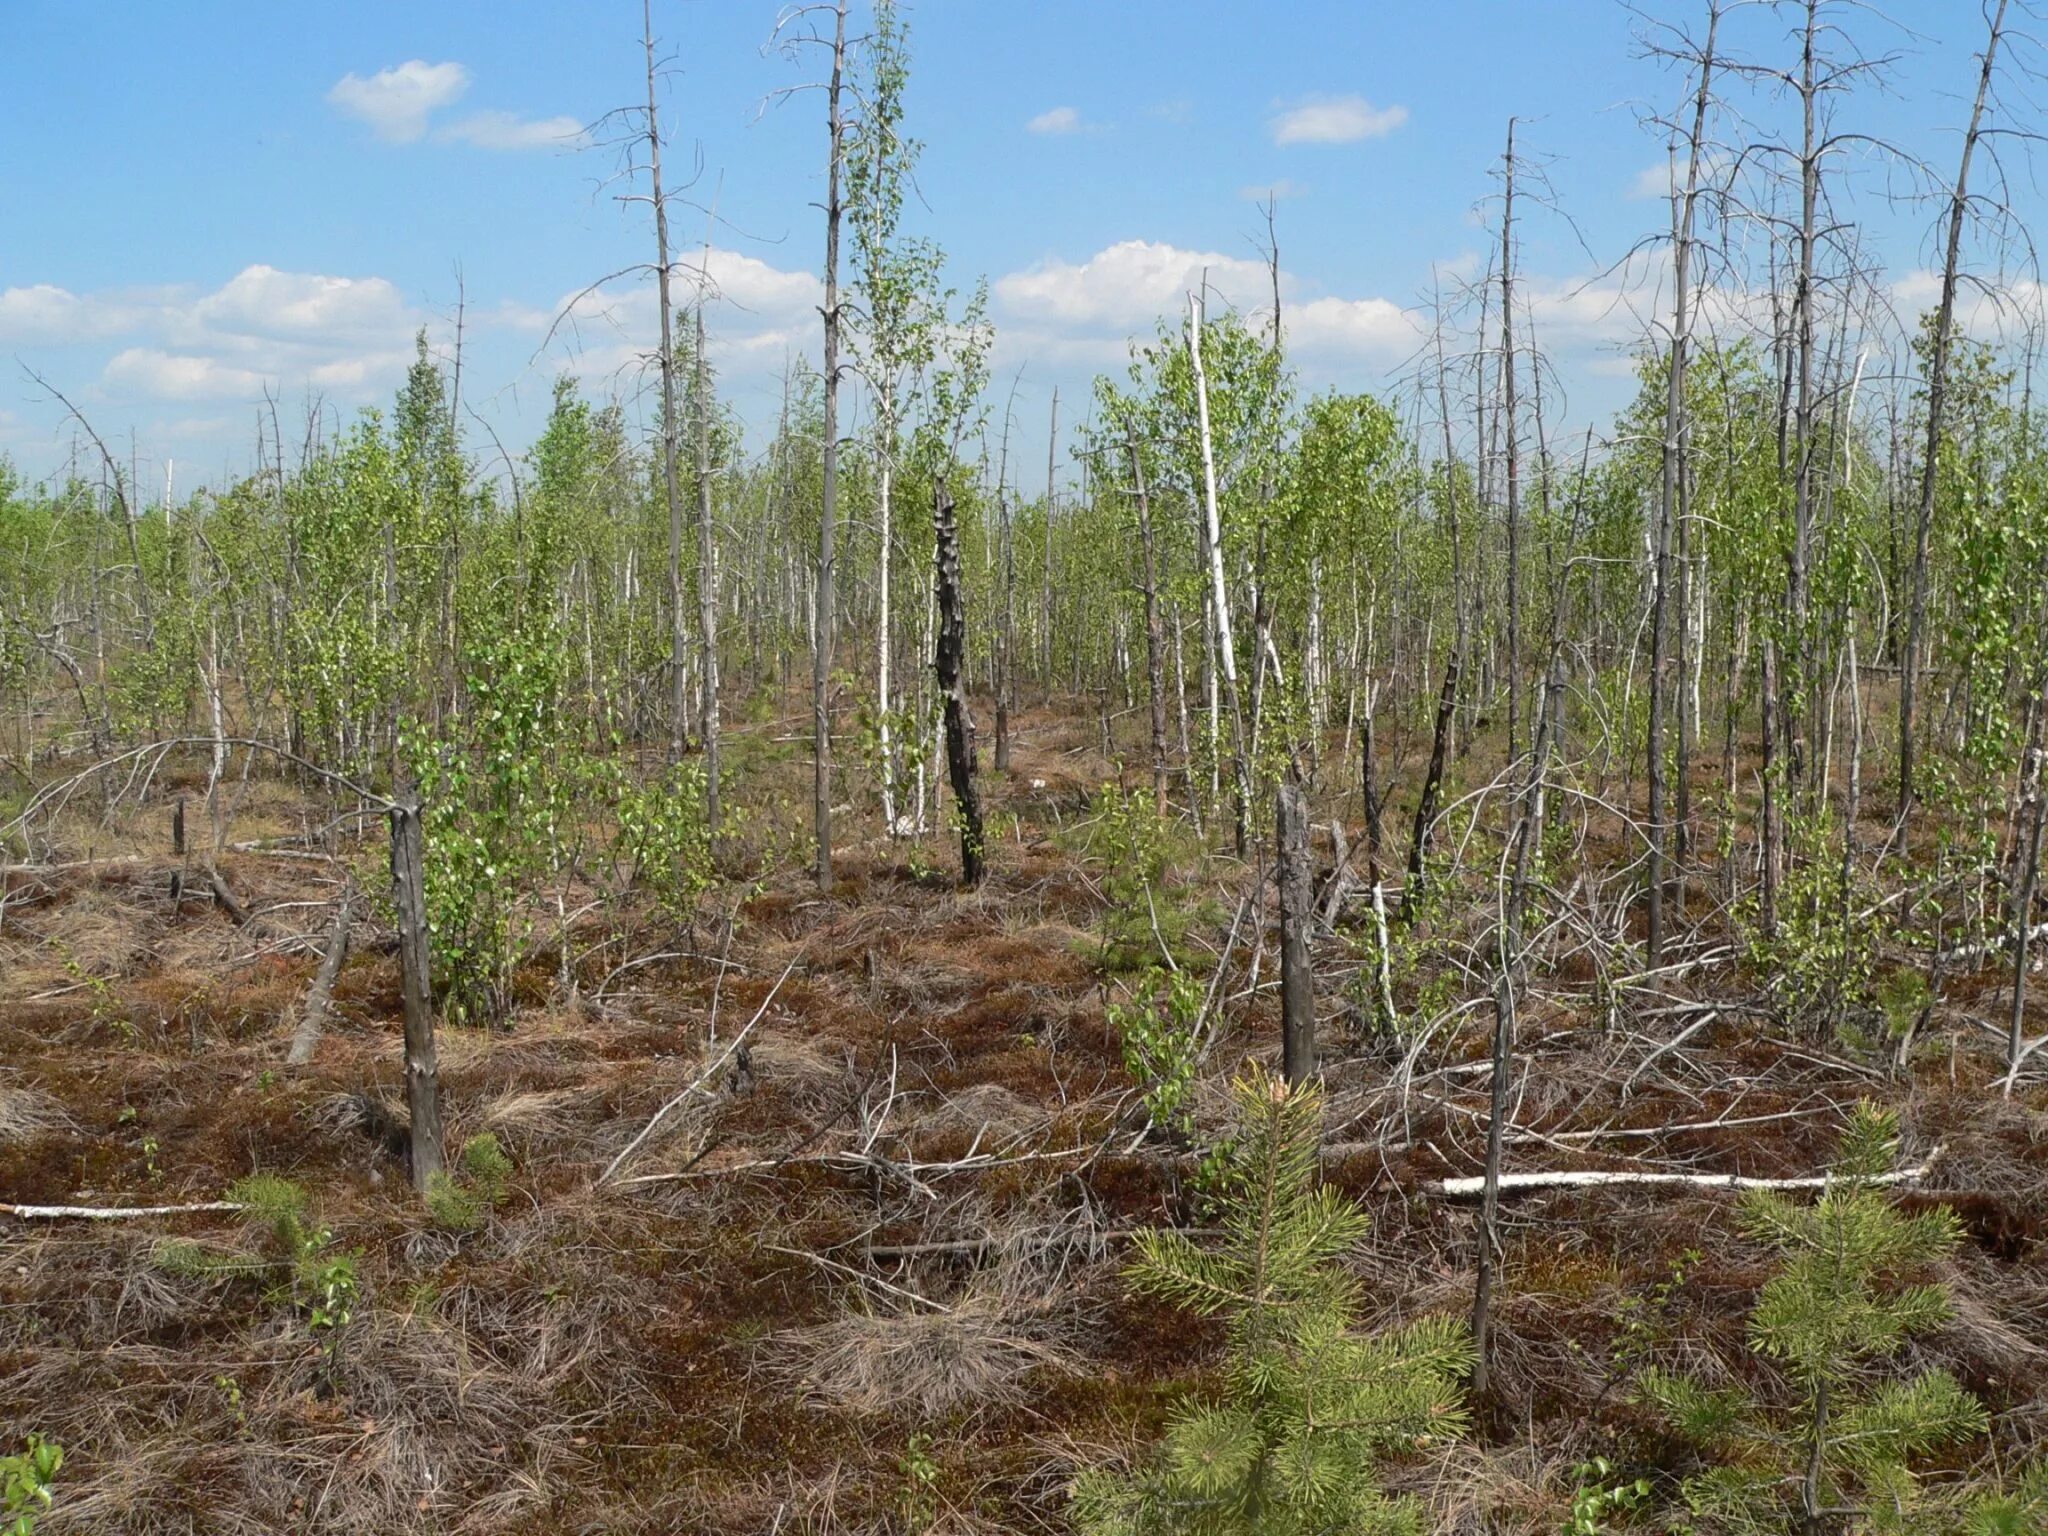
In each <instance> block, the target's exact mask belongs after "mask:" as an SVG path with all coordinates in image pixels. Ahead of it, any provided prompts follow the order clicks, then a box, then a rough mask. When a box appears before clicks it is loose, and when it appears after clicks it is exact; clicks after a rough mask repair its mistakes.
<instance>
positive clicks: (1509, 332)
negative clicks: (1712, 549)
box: [1500, 117, 1522, 760]
mask: <svg viewBox="0 0 2048 1536" xmlns="http://www.w3.org/2000/svg"><path fill="white" fill-rule="evenodd" d="M1501 164H1502V167H1503V170H1504V174H1505V195H1504V198H1503V201H1502V204H1501V220H1500V388H1501V410H1502V413H1503V418H1504V419H1503V422H1502V428H1501V447H1502V450H1503V452H1504V453H1505V456H1506V470H1507V498H1508V506H1507V511H1508V616H1507V617H1508V656H1507V667H1506V669H1505V670H1506V673H1507V684H1508V757H1509V759H1510V760H1512V759H1513V758H1514V756H1515V753H1516V749H1517V746H1518V744H1519V742H1520V740H1521V703H1520V698H1521V676H1522V593H1521V580H1522V574H1521V573H1522V492H1521V479H1522V476H1521V453H1520V449H1519V447H1518V445H1517V443H1516V440H1515V290H1514V270H1515V269H1514V233H1515V120H1514V119H1513V118H1512V117H1511V118H1509V119H1508V147H1507V153H1506V154H1505V155H1504V156H1502V158H1501Z"/></svg>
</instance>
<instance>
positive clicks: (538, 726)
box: [408, 622, 569, 1023]
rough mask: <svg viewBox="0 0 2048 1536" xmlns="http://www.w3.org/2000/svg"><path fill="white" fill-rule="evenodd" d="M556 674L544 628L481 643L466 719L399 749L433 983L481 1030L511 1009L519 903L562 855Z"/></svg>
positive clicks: (558, 653)
mask: <svg viewBox="0 0 2048 1536" xmlns="http://www.w3.org/2000/svg"><path fill="white" fill-rule="evenodd" d="M565 667H566V656H565V653H564V650H563V647H562V645H561V643H560V636H559V634H558V633H557V631H556V630H555V629H554V627H553V626H552V625H550V624H548V623H546V622H537V623H534V624H531V625H524V626H516V627H513V628H511V629H509V630H507V631H505V632H503V633H499V634H492V635H487V636H485V637H483V638H481V639H479V640H478V641H477V643H476V645H475V648H474V650H473V652H472V656H471V665H470V670H469V674H468V682H467V689H468V693H469V699H470V707H469V709H468V710H467V711H466V712H465V713H464V714H463V716H462V717H461V719H460V721H459V722H455V723H453V724H452V725H449V726H444V727H443V728H442V730H441V732H440V733H439V735H438V737H437V738H434V739H431V740H430V739H429V738H428V737H427V736H426V735H425V734H424V733H416V734H414V735H413V736H412V737H411V739H410V740H409V742H408V748H409V753H410V756H411V758H412V762H413V773H414V775H415V777H416V778H417V780H418V783H419V788H420V795H421V803H422V806H423V808H424V809H423V814H422V830H423V833H424V837H425V843H426V850H425V851H426V907H427V930H428V933H429V935H430V936H431V938H432V940H433V948H434V974H435V979H436V984H437V986H438V987H439V988H440V989H441V991H442V992H443V994H444V995H445V1000H446V1004H447V1007H448V1010H449V1012H450V1013H451V1014H452V1016H453V1017H455V1018H456V1019H457V1020H459V1021H465V1022H472V1023H489V1022H493V1021H495V1020H497V1019H500V1018H502V1017H504V1015H505V1013H506V1012H507V1011H508V1010H509V1008H510V1006H511V981H512V973H513V971H514V970H515V969H516V968H517V966H518V963H519V961H520V959H521V958H522V956H523V955H524V953H525V951H526V947H527V942H528V939H529V937H530V932H529V928H528V925H527V922H526V920H525V917H524V914H523V912H522V909H521V904H520V897H521V894H522V892H523V890H524V889H525V887H526V886H527V885H528V884H529V883H530V882H532V881H534V880H536V879H537V878H539V877H540V876H541V875H542V874H544V873H545V872H547V871H548V870H549V869H551V868H553V867H554V865H555V863H556V862H557V861H558V859H559V857H560V854H561V844H562V840H563V837H564V834H565V832H566V826H565V821H566V817H567V813H568V810H569V806H568V800H567V783H566V779H565V775H564V772H563V766H562V762H561V754H562V751H563V749H564V748H565V746H566V745H567V744H568V743H567V733H566V730H565V725H564V721H563V718H562V714H561V710H560V700H561V691H562V676H563V672H564V670H565Z"/></svg>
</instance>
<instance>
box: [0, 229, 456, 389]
mask: <svg viewBox="0 0 2048 1536" xmlns="http://www.w3.org/2000/svg"><path fill="white" fill-rule="evenodd" d="M57 291H59V292H61V291H62V290H57ZM16 307H22V306H16ZM37 313H39V314H42V315H46V316H47V315H48V314H51V313H56V314H59V315H60V316H63V317H67V318H68V320H69V322H71V323H72V329H71V339H87V338H91V337H98V338H102V339H104V338H107V337H116V336H118V337H120V338H121V339H122V341H123V342H125V345H122V346H121V347H120V349H119V350H117V351H116V352H115V353H114V355H113V356H112V357H110V358H109V359H108V360H107V361H106V363H105V365H104V367H103V368H102V369H101V372H100V377H99V390H100V392H101V394H102V395H103V396H106V397H109V398H111V399H113V400H115V401H116V402H121V403H128V404H134V403H138V402H142V401H149V400H178V401H189V400H237V401H254V400H257V399H260V398H261V397H262V395H263V394H264V393H265V391H266V390H269V391H270V392H272V393H276V392H278V391H281V390H285V389H290V388H294V387H299V386H306V387H311V388H313V389H316V390H320V391H323V392H325V393H329V394H332V395H334V396H335V397H337V398H338V399H341V400H346V401H360V400H366V399H369V398H370V397H372V396H373V395H374V394H376V393H378V392H380V391H381V390H382V389H383V388H385V387H386V386H387V385H389V384H391V383H393V382H395V381H396V380H397V379H398V378H399V377H401V376H403V374H404V371H405V365H406V364H407V363H408V362H409V361H410V360H411V357H412V338H413V334H414V332H415V331H416V330H417V329H418V328H419V326H420V324H421V322H422V320H423V319H424V316H422V314H421V313H420V312H419V311H418V310H416V309H415V308H414V307H413V306H412V305H410V304H408V303H407V302H406V301H405V298H404V296H403V295H402V294H401V293H400V292H399V291H398V288H397V287H396V286H395V285H394V284H392V283H391V282H389V281H388V280H386V279H384V278H381V277H335V276H330V275H328V274H325V273H318V272H285V271H280V270H279V269H278V268H276V267H271V266H266V265H263V264H261V263H258V264H256V265H252V266H248V267H244V268H243V269H242V270H241V271H240V272H237V273H236V274H235V275H234V276H233V277H231V278H229V279H228V280H227V281H226V282H225V283H222V284H221V285H220V286H219V287H218V288H214V289H212V290H210V291H195V290H192V289H189V288H183V289H159V290H155V291H153V292H149V291H144V290H129V291H126V292H124V293H122V294H119V295H104V294H83V295H67V296H66V301H65V302H62V303H52V302H51V301H49V300H48V299H47V296H45V298H44V299H42V300H39V301H38V305H37Z"/></svg>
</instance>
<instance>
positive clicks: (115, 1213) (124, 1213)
mask: <svg viewBox="0 0 2048 1536" xmlns="http://www.w3.org/2000/svg"><path fill="white" fill-rule="evenodd" d="M247 1209H248V1207H247V1206H246V1205H244V1204H242V1202H241V1201H239V1200H202V1201H200V1202H199V1203H198V1204H197V1205H11V1204H8V1203H7V1202H5V1201H0V1216H19V1217H20V1218H21V1219H22V1220H24V1221H125V1220H127V1219H128V1218H129V1217H132V1216H184V1215H186V1214H188V1213H191V1212H195V1211H246V1210H247Z"/></svg>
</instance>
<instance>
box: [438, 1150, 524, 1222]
mask: <svg viewBox="0 0 2048 1536" xmlns="http://www.w3.org/2000/svg"><path fill="white" fill-rule="evenodd" d="M455 1160H456V1163H457V1165H458V1168H457V1169H456V1170H449V1169H445V1168H444V1169H443V1170H441V1171H440V1172H439V1173H436V1174H435V1175H434V1176H433V1177H432V1178H431V1179H429V1180H428V1181H427V1196H426V1204H427V1214H428V1215H430V1216H431V1217H433V1219H434V1224H435V1225H436V1226H440V1227H446V1228H447V1229H449V1230H450V1231H452V1232H474V1231H477V1230H478V1229H479V1228H481V1227H482V1226H483V1224H484V1222H485V1221H486V1220H488V1219H489V1217H490V1214H491V1212H492V1211H493V1210H494V1209H496V1208H497V1207H498V1206H500V1205H502V1204H504V1201H505V1195H506V1193H507V1187H508V1185H509V1184H510V1181H511V1178H512V1159H511V1158H510V1157H509V1156H507V1155H506V1152H505V1149H504V1148H503V1147H502V1146H500V1145H499V1144H498V1138H497V1137H496V1136H495V1135H494V1134H492V1133H491V1132H489V1131H486V1132H484V1133H483V1134H482V1135H481V1136H472V1137H470V1138H469V1140H467V1141H465V1142H464V1143H463V1144H462V1150H461V1151H460V1152H459V1153H457V1154H456V1159H455Z"/></svg>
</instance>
